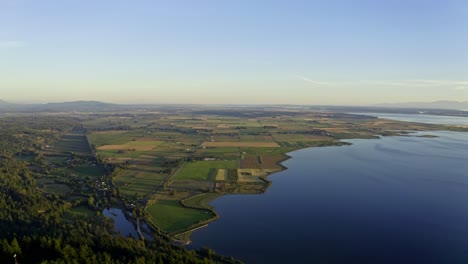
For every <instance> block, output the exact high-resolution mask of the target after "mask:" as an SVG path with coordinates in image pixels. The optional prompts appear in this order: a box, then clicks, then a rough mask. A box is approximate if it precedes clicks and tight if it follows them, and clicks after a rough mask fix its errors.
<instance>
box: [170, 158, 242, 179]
mask: <svg viewBox="0 0 468 264" xmlns="http://www.w3.org/2000/svg"><path fill="white" fill-rule="evenodd" d="M237 167H238V162H237V161H194V162H186V163H184V165H183V166H182V168H180V170H179V171H178V172H177V174H176V175H174V180H198V181H208V180H210V179H211V178H212V176H214V173H216V169H236V168H237Z"/></svg>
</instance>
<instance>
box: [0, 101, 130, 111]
mask: <svg viewBox="0 0 468 264" xmlns="http://www.w3.org/2000/svg"><path fill="white" fill-rule="evenodd" d="M122 107H123V106H121V105H118V104H110V103H103V102H99V101H73V102H62V103H46V104H14V103H9V102H6V101H4V100H0V110H2V111H18V112H75V111H76V112H93V111H106V110H117V109H120V108H122Z"/></svg>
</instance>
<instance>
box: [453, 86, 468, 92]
mask: <svg viewBox="0 0 468 264" xmlns="http://www.w3.org/2000/svg"><path fill="white" fill-rule="evenodd" d="M453 89H455V90H458V91H464V90H468V85H467V86H456V87H455V88H453Z"/></svg>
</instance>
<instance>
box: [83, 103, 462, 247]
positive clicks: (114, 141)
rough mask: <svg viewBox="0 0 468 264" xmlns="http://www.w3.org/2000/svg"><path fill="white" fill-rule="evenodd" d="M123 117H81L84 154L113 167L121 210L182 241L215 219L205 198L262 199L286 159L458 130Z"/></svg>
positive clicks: (242, 116) (304, 116) (358, 121)
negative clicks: (363, 141) (88, 151)
mask: <svg viewBox="0 0 468 264" xmlns="http://www.w3.org/2000/svg"><path fill="white" fill-rule="evenodd" d="M128 116H129V113H115V114H113V115H112V116H109V115H108V114H95V115H92V116H87V117H85V118H83V119H84V120H83V122H82V124H83V127H84V128H85V129H86V131H87V133H86V134H87V137H88V138H89V142H90V144H91V148H92V149H93V150H94V151H96V157H97V158H98V159H99V160H100V161H101V162H102V164H107V165H109V166H110V165H112V166H114V167H118V169H119V170H118V173H113V174H112V184H113V186H114V187H115V188H116V189H117V193H118V195H119V197H120V198H121V200H122V201H123V203H124V204H125V205H126V206H127V208H129V209H131V210H132V208H134V207H135V206H137V207H141V208H143V210H142V217H143V218H144V219H146V220H147V222H148V223H149V224H150V225H151V226H152V227H153V228H154V229H156V230H160V231H162V232H163V233H166V234H167V235H169V236H171V237H173V238H177V239H185V240H188V239H189V237H190V230H193V229H196V228H198V227H200V226H203V225H205V224H206V223H208V222H209V221H211V220H214V219H216V218H217V217H218V216H217V215H216V213H215V211H214V210H213V208H211V207H210V206H209V204H208V202H209V201H211V200H212V199H215V198H216V197H219V196H222V195H224V194H243V193H246V194H247V193H249V194H255V193H263V192H265V190H266V189H267V188H268V186H269V185H270V182H269V181H268V179H267V176H268V175H270V174H271V173H274V172H278V171H281V170H283V169H284V167H283V166H282V165H281V162H282V161H284V160H286V159H287V158H288V156H287V155H286V153H287V152H290V151H292V150H296V149H300V148H306V147H321V146H334V145H336V146H339V145H345V144H347V143H346V142H343V141H342V140H344V139H354V138H378V137H379V136H382V135H383V136H391V135H401V134H404V133H406V131H409V130H440V129H462V128H456V127H449V126H440V125H429V124H421V123H409V122H399V121H393V120H385V119H377V118H373V117H368V116H359V115H351V114H338V113H326V112H312V111H308V110H297V109H292V110H291V109H288V110H284V109H281V110H276V111H261V110H259V109H255V110H252V109H244V110H240V109H217V110H216V111H214V110H212V109H210V110H203V109H200V110H187V109H179V110H176V111H168V112H164V111H159V112H155V113H144V114H141V113H132V114H131V118H127V117H128ZM124 117H125V118H124ZM107 165H106V166H107Z"/></svg>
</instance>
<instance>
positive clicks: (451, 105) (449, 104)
mask: <svg viewBox="0 0 468 264" xmlns="http://www.w3.org/2000/svg"><path fill="white" fill-rule="evenodd" d="M375 106H379V107H396V108H427V109H452V110H468V102H457V101H435V102H408V103H395V104H378V105H375Z"/></svg>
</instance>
